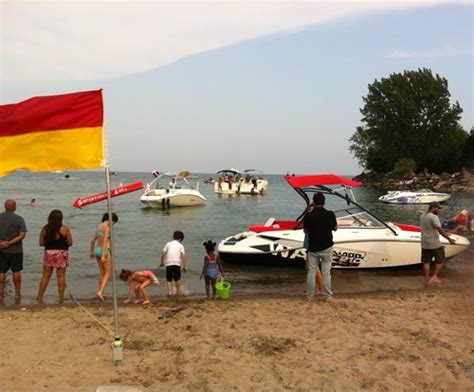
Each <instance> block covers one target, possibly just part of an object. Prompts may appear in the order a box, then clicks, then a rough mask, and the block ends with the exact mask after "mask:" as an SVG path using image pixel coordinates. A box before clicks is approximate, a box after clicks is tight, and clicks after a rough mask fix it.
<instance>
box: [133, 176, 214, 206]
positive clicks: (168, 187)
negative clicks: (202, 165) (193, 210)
mask: <svg viewBox="0 0 474 392" xmlns="http://www.w3.org/2000/svg"><path fill="white" fill-rule="evenodd" d="M196 179H198V177H196V176H192V175H191V174H190V173H189V172H188V171H181V172H179V173H162V174H158V176H157V177H156V178H155V179H154V180H153V181H152V182H151V183H150V184H147V186H146V189H145V192H144V193H143V195H142V196H141V197H140V201H141V202H142V203H144V204H146V205H148V206H149V207H155V208H162V209H166V208H171V207H191V206H199V205H203V204H205V203H206V198H205V197H204V196H203V195H202V194H201V192H199V183H196V185H195V186H194V185H192V184H191V182H190V181H189V180H196Z"/></svg>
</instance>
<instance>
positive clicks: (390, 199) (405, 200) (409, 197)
mask: <svg viewBox="0 0 474 392" xmlns="http://www.w3.org/2000/svg"><path fill="white" fill-rule="evenodd" d="M450 197H451V195H450V194H449V193H439V192H433V191H430V190H429V189H420V190H419V191H389V192H388V193H387V194H386V195H383V196H380V197H379V200H380V201H383V202H384V203H392V204H429V203H431V202H432V201H437V202H438V203H441V202H443V201H446V200H448V199H449V198H450Z"/></svg>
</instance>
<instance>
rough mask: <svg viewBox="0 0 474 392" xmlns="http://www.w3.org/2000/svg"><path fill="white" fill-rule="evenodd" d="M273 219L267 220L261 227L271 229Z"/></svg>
mask: <svg viewBox="0 0 474 392" xmlns="http://www.w3.org/2000/svg"><path fill="white" fill-rule="evenodd" d="M275 220H276V219H275V218H273V217H272V218H268V220H267V221H266V222H265V223H264V224H263V227H271V226H273V224H274V223H275Z"/></svg>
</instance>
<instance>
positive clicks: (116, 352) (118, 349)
mask: <svg viewBox="0 0 474 392" xmlns="http://www.w3.org/2000/svg"><path fill="white" fill-rule="evenodd" d="M103 140H104V167H105V183H106V186H107V212H108V214H109V235H110V262H111V269H112V271H111V272H112V296H113V301H114V323H115V336H114V341H113V342H112V351H113V360H114V364H115V365H120V364H121V363H122V360H123V353H122V349H123V342H122V339H121V338H120V333H119V321H118V305H117V282H116V277H115V247H114V229H113V227H114V225H113V219H112V198H111V196H110V172H109V157H108V150H107V141H106V140H105V137H104V139H103Z"/></svg>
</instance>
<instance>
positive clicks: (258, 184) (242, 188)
mask: <svg viewBox="0 0 474 392" xmlns="http://www.w3.org/2000/svg"><path fill="white" fill-rule="evenodd" d="M267 188H268V180H266V179H265V178H264V175H263V172H262V171H261V170H258V169H247V170H244V172H243V173H242V172H240V171H238V170H235V169H225V170H220V171H218V172H217V180H216V181H215V182H214V192H215V193H218V194H226V195H264V194H265V193H267Z"/></svg>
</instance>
